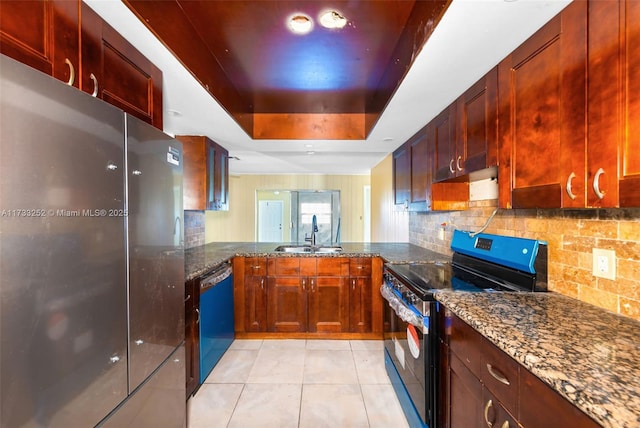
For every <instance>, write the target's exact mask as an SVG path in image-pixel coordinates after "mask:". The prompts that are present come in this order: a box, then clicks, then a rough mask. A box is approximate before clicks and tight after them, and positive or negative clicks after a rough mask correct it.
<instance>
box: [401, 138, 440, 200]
mask: <svg viewBox="0 0 640 428" xmlns="http://www.w3.org/2000/svg"><path fill="white" fill-rule="evenodd" d="M432 175H433V174H432V167H431V153H430V146H429V141H428V139H427V127H426V126H425V127H423V128H422V129H420V130H419V131H418V132H416V133H415V134H414V135H413V136H412V137H411V138H410V139H409V140H408V141H406V142H405V143H404V144H403V145H402V146H400V147H399V148H397V149H396V150H395V151H394V152H393V186H394V187H393V188H394V198H395V205H396V207H397V208H399V209H403V210H406V211H427V210H429V208H430V207H431V179H432Z"/></svg>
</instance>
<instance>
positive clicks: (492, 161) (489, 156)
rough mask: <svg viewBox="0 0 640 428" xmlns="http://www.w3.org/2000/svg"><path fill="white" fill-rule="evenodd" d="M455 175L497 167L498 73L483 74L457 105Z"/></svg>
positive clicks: (493, 70)
mask: <svg viewBox="0 0 640 428" xmlns="http://www.w3.org/2000/svg"><path fill="white" fill-rule="evenodd" d="M456 108H457V113H456V114H457V120H456V123H457V125H458V132H457V144H456V161H455V162H454V166H455V170H456V175H464V174H468V173H470V172H474V171H479V170H481V169H484V168H488V167H490V166H495V165H497V164H498V135H497V131H498V69H497V67H496V68H494V69H492V70H491V71H490V72H489V73H487V74H486V75H485V76H484V77H482V79H480V80H479V81H478V82H476V83H475V84H474V85H473V86H472V87H471V88H469V89H468V90H467V91H466V92H465V93H464V94H462V96H461V97H460V98H459V99H458V101H457V106H456Z"/></svg>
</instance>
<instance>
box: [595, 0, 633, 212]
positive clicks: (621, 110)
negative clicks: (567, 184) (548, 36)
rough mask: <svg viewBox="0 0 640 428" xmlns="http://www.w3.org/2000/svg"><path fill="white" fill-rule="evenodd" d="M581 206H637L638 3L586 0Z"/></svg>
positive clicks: (628, 0) (631, 0) (629, 0)
mask: <svg viewBox="0 0 640 428" xmlns="http://www.w3.org/2000/svg"><path fill="white" fill-rule="evenodd" d="M588 38H589V44H588V46H589V100H588V109H589V113H588V144H587V175H586V180H587V182H586V205H587V206H588V207H638V206H640V98H639V97H638V94H639V93H640V2H637V1H633V0H627V1H625V0H622V1H620V2H613V3H611V2H599V1H592V2H590V3H589V33H588Z"/></svg>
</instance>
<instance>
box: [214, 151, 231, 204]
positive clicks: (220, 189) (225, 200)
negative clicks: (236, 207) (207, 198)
mask: <svg viewBox="0 0 640 428" xmlns="http://www.w3.org/2000/svg"><path fill="white" fill-rule="evenodd" d="M214 168H215V176H216V183H217V184H218V185H217V186H216V188H215V191H214V204H215V207H216V208H215V209H217V210H218V211H227V210H228V209H229V152H228V151H227V150H226V149H225V148H224V147H221V146H219V145H217V150H216V161H215V165H214Z"/></svg>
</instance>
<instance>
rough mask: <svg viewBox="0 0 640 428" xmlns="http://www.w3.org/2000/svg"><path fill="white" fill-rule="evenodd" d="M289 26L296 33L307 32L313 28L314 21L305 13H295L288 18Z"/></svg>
mask: <svg viewBox="0 0 640 428" xmlns="http://www.w3.org/2000/svg"><path fill="white" fill-rule="evenodd" d="M287 27H289V30H291V31H292V32H293V33H295V34H307V33H308V32H309V31H311V29H312V28H313V21H312V20H311V18H310V17H309V16H308V15H305V14H304V13H294V14H293V15H291V16H289V18H288V19H287Z"/></svg>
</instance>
